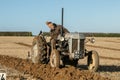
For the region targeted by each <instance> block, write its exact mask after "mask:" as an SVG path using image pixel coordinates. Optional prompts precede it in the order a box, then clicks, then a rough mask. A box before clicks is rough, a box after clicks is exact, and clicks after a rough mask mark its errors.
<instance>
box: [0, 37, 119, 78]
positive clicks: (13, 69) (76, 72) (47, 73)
mask: <svg viewBox="0 0 120 80" xmlns="http://www.w3.org/2000/svg"><path fill="white" fill-rule="evenodd" d="M95 39H96V43H94V44H91V43H87V44H86V48H87V49H88V50H96V51H97V52H98V53H99V55H100V67H99V69H98V72H96V73H94V72H89V71H87V66H86V60H87V59H86V58H85V59H82V60H79V64H80V69H77V68H75V67H73V66H66V67H65V68H60V69H59V68H51V67H50V66H49V64H48V65H45V64H44V65H43V64H42V65H41V64H33V63H31V61H28V60H27V53H28V51H29V52H30V51H31V44H32V40H33V37H4V36H3V37H0V69H5V70H7V80H56V79H57V80H109V79H111V80H120V55H119V53H120V51H119V50H120V38H102V37H101V38H99V37H98V38H95ZM108 78H109V79H108Z"/></svg>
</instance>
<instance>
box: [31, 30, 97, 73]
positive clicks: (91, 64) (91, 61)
mask: <svg viewBox="0 0 120 80" xmlns="http://www.w3.org/2000/svg"><path fill="white" fill-rule="evenodd" d="M87 41H90V42H92V43H93V42H95V40H94V39H93V38H92V39H89V40H86V37H85V36H84V35H83V34H80V33H67V34H65V35H64V36H61V35H59V36H58V39H57V43H56V49H53V50H52V49H51V44H50V42H47V41H46V38H45V37H44V34H43V33H42V32H40V34H39V35H38V36H36V37H35V38H34V39H33V43H32V49H31V59H32V62H33V63H41V64H48V63H50V66H51V67H60V66H65V65H68V64H70V65H73V66H75V67H76V65H77V64H78V60H80V59H83V58H85V57H87V66H88V69H89V70H91V71H97V69H98V67H99V56H98V53H97V51H95V50H91V51H88V50H87V49H86V48H85V43H86V42H87Z"/></svg>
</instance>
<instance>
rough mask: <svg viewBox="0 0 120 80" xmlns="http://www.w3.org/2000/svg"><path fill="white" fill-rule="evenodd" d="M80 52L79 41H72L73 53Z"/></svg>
mask: <svg viewBox="0 0 120 80" xmlns="http://www.w3.org/2000/svg"><path fill="white" fill-rule="evenodd" d="M75 50H78V39H72V53H73V52H74V51H75Z"/></svg>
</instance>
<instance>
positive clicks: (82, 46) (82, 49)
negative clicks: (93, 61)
mask: <svg viewBox="0 0 120 80" xmlns="http://www.w3.org/2000/svg"><path fill="white" fill-rule="evenodd" d="M84 44H85V43H84V39H80V52H81V53H84V46H85V45H84Z"/></svg>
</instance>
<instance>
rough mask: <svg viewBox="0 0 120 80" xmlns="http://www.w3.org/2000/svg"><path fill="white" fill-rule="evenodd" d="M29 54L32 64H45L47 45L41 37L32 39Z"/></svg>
mask: <svg viewBox="0 0 120 80" xmlns="http://www.w3.org/2000/svg"><path fill="white" fill-rule="evenodd" d="M31 52H32V53H31V59H32V62H33V63H43V64H44V63H46V62H47V45H46V44H45V41H44V39H42V37H41V36H37V37H35V38H34V39H33V43H32V49H31Z"/></svg>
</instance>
